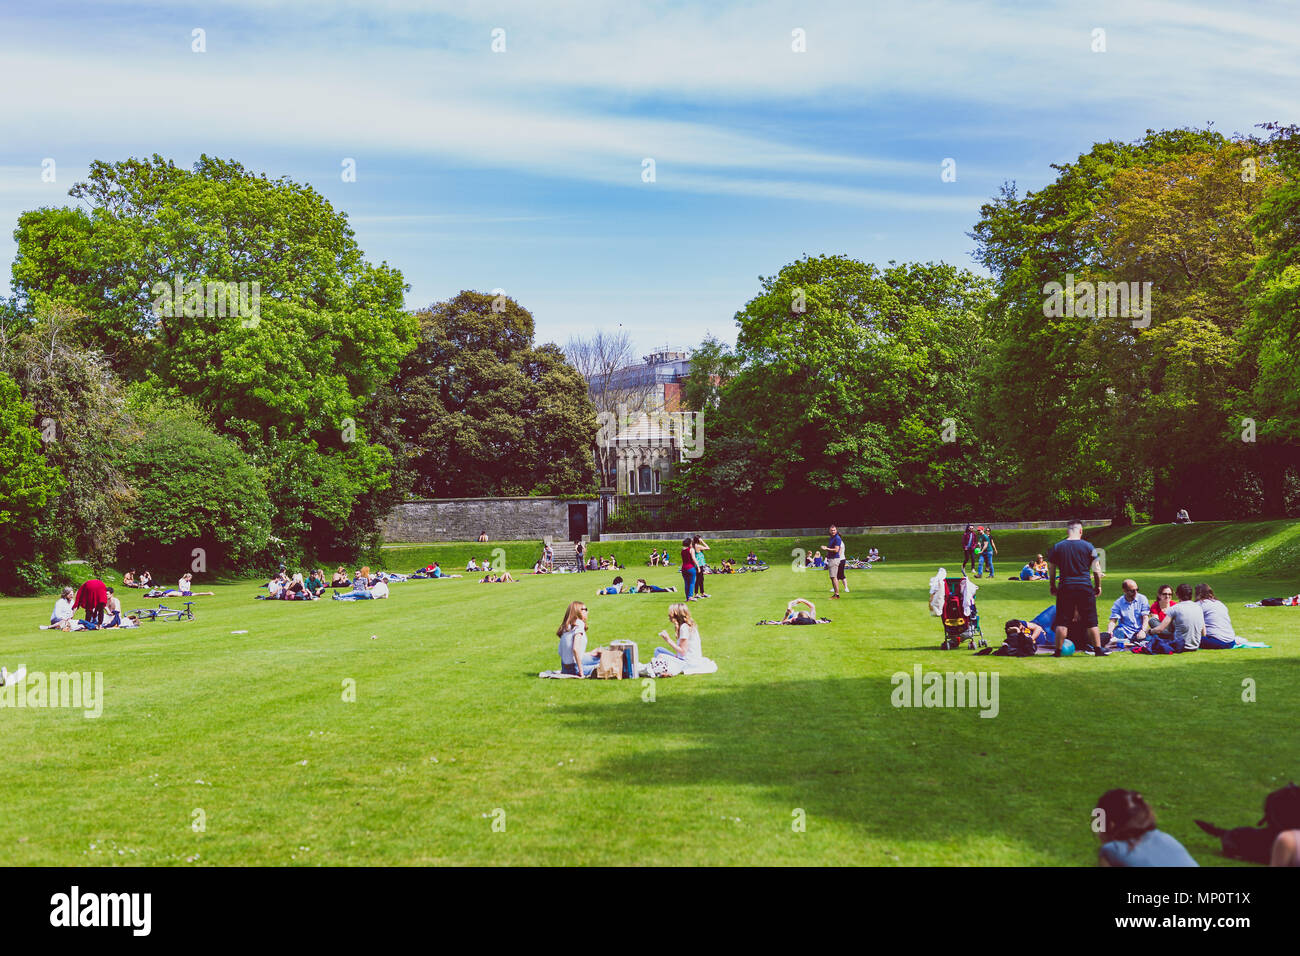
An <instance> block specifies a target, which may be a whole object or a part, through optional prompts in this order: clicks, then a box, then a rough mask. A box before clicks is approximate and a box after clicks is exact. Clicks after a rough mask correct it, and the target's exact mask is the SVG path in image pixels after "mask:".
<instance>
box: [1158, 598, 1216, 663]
mask: <svg viewBox="0 0 1300 956" xmlns="http://www.w3.org/2000/svg"><path fill="white" fill-rule="evenodd" d="M1176 593H1177V594H1178V602H1177V603H1176V604H1174V605H1172V606H1171V607H1170V608H1169V610H1167V611H1166V612H1165V619H1164V620H1163V621H1161V622H1160V623H1159V624H1157V625H1156V626H1155V627H1153V628H1152V629H1151V630H1150V634H1151V636H1152V638H1155V637H1161V636H1164V635H1169V636H1171V637H1172V638H1173V641H1174V648H1175V649H1176V650H1182V651H1195V650H1198V649H1199V648H1200V646H1201V638H1203V637H1204V636H1205V612H1204V611H1202V610H1201V606H1200V605H1199V604H1197V603H1196V602H1195V601H1193V600H1192V595H1193V594H1194V592H1193V591H1192V586H1191V585H1190V584H1180V585H1178V589H1177V592H1176ZM1180 642H1181V643H1180Z"/></svg>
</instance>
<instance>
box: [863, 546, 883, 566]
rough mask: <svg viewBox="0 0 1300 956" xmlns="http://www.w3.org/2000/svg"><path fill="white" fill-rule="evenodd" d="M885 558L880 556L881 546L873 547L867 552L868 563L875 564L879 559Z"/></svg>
mask: <svg viewBox="0 0 1300 956" xmlns="http://www.w3.org/2000/svg"><path fill="white" fill-rule="evenodd" d="M883 560H885V559H884V558H882V557H881V556H880V549H879V548H872V549H871V550H870V551H868V552H867V564H875V563H876V562H877V561H883Z"/></svg>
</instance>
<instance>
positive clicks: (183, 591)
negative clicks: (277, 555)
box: [169, 571, 302, 597]
mask: <svg viewBox="0 0 1300 956" xmlns="http://www.w3.org/2000/svg"><path fill="white" fill-rule="evenodd" d="M298 579H299V580H300V581H301V580H302V575H299V576H298ZM192 587H194V575H193V574H191V573H190V572H189V571H186V572H185V573H184V574H183V575H182V576H181V579H180V580H179V581H177V582H176V590H177V591H179V592H180V596H181V597H193V596H194V595H196V594H206V595H209V596H214V595H216V593H217V592H216V591H193V590H191V588H192ZM169 593H170V592H169Z"/></svg>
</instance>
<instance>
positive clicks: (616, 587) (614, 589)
mask: <svg viewBox="0 0 1300 956" xmlns="http://www.w3.org/2000/svg"><path fill="white" fill-rule="evenodd" d="M622 593H623V579H622V578H621V577H618V578H615V579H614V583H613V584H611V585H610V586H609V587H607V588H601V589H600V590H599V591H597V592H596V594H597V595H601V594H622Z"/></svg>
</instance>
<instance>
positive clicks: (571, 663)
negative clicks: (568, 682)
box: [555, 601, 599, 677]
mask: <svg viewBox="0 0 1300 956" xmlns="http://www.w3.org/2000/svg"><path fill="white" fill-rule="evenodd" d="M555 635H556V636H557V637H558V638H559V639H560V670H562V671H564V673H566V674H572V675H573V676H575V677H587V676H589V675H590V674H591V672H592V671H594V670H595V669H596V664H597V663H599V662H598V660H597V659H596V655H595V654H588V653H587V605H586V604H585V603H584V602H582V601H572V602H570V604H569V609H568V610H567V611H565V612H564V620H563V621H561V622H560V627H559V630H557V631H556V632H555ZM579 662H581V668H579Z"/></svg>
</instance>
